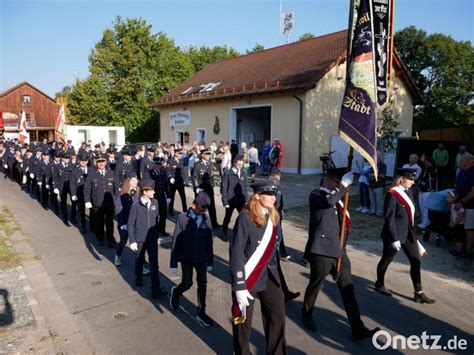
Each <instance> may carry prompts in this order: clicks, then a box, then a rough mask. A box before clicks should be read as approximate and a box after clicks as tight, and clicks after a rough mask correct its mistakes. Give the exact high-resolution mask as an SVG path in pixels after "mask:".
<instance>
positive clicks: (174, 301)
mask: <svg viewBox="0 0 474 355" xmlns="http://www.w3.org/2000/svg"><path fill="white" fill-rule="evenodd" d="M176 287H178V286H173V287H171V296H170V307H171V309H173V310H175V311H177V310H178V308H179V299H178V298H175V297H174V290H175V288H176Z"/></svg>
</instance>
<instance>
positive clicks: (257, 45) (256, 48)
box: [245, 43, 265, 54]
mask: <svg viewBox="0 0 474 355" xmlns="http://www.w3.org/2000/svg"><path fill="white" fill-rule="evenodd" d="M264 49H265V47H264V46H263V44H260V43H255V46H254V47H253V48H252V49H250V50H246V51H245V53H246V54H250V53H254V52H261V51H263V50H264Z"/></svg>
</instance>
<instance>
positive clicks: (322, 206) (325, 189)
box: [302, 168, 379, 341]
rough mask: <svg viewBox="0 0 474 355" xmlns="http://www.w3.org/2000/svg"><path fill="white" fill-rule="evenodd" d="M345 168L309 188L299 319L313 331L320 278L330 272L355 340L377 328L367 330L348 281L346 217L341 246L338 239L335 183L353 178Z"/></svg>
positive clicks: (339, 211) (348, 182)
mask: <svg viewBox="0 0 474 355" xmlns="http://www.w3.org/2000/svg"><path fill="white" fill-rule="evenodd" d="M346 171H347V169H345V168H339V169H329V170H328V171H327V177H326V178H325V179H324V181H323V183H322V185H321V187H320V188H319V189H316V190H313V191H312V192H311V194H310V196H309V208H310V221H309V233H308V234H309V235H308V242H307V244H306V248H305V258H306V259H307V260H308V262H309V264H310V268H311V273H310V277H309V284H308V287H307V288H306V292H305V296H304V304H303V309H302V320H303V325H304V326H305V327H306V328H307V329H308V330H310V331H313V332H315V331H316V330H317V327H316V324H315V323H314V320H313V317H312V313H313V308H314V304H315V302H316V298H317V296H318V293H319V290H320V289H321V286H322V284H323V281H324V280H325V279H326V277H327V276H328V275H329V274H332V275H333V277H334V278H335V279H336V282H337V286H338V288H339V292H340V293H341V296H342V301H343V303H344V308H345V309H346V313H347V318H348V320H349V324H350V326H351V329H352V338H353V340H354V341H356V340H361V339H364V338H369V337H371V336H372V335H373V334H375V333H376V332H377V331H378V330H379V329H378V328H376V329H372V330H370V329H368V328H367V327H365V325H364V323H363V322H362V320H361V319H360V312H359V306H358V305H357V300H356V297H355V293H354V285H353V284H352V275H351V262H350V260H349V257H348V256H347V253H346V243H347V238H348V236H349V230H348V229H349V225H350V220H349V218H348V216H347V219H346V227H347V228H346V230H345V233H344V241H343V246H342V248H341V242H340V239H339V235H340V231H341V225H342V219H343V217H342V216H343V215H342V213H343V206H342V201H341V200H340V197H341V194H340V191H339V185H340V184H342V186H344V188H348V187H349V185H351V184H352V180H353V176H352V173H345V172H346ZM338 258H341V259H342V260H341V269H340V270H337V263H338Z"/></svg>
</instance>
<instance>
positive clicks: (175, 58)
mask: <svg viewBox="0 0 474 355" xmlns="http://www.w3.org/2000/svg"><path fill="white" fill-rule="evenodd" d="M89 70H90V73H91V74H90V77H89V78H87V79H86V80H84V81H77V82H76V84H75V85H74V87H73V90H72V92H71V93H70V95H69V100H68V104H69V107H70V112H71V115H72V116H73V117H71V121H75V122H78V123H87V124H107V125H119V126H125V128H126V133H127V138H129V139H135V138H136V139H139V136H140V134H141V133H140V132H142V131H141V130H140V128H141V127H143V126H144V123H145V122H147V121H149V120H150V119H152V118H153V117H156V115H157V112H156V110H155V109H154V108H153V104H154V103H155V102H156V100H157V99H158V98H159V97H161V96H163V95H164V94H166V93H167V92H168V91H169V90H170V89H171V88H173V87H175V86H176V85H178V84H179V83H181V82H182V81H184V80H186V79H187V78H188V77H189V76H190V75H192V73H193V65H192V63H191V60H190V59H189V57H188V56H187V55H186V54H185V53H184V52H183V51H182V50H181V49H180V48H179V47H178V46H176V45H175V43H174V41H173V40H172V39H170V38H168V37H167V36H166V35H165V34H164V33H162V32H159V33H156V34H154V33H152V31H151V26H150V25H148V24H147V23H146V21H145V20H143V19H126V20H123V19H122V18H121V17H117V18H116V20H115V21H114V23H113V27H112V28H107V29H106V30H105V31H104V32H103V35H102V38H101V40H100V41H99V42H98V43H97V44H96V45H95V47H94V48H93V49H92V51H91V53H90V55H89ZM88 90H90V92H89V91H88ZM76 91H77V92H76ZM93 93H95V94H98V95H99V96H98V97H97V99H96V100H95V103H96V105H93V104H92V102H91V103H90V105H81V104H80V103H81V102H86V103H88V102H89V100H92V101H93V100H94V95H93ZM98 106H101V107H102V108H101V109H100V110H99V109H98ZM98 114H100V117H98V116H97V115H98ZM94 117H95V121H94ZM105 117H106V118H105ZM104 118H105V121H104ZM83 120H84V121H83ZM157 136H158V131H156V132H155V137H157Z"/></svg>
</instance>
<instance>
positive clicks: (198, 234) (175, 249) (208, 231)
mask: <svg viewBox="0 0 474 355" xmlns="http://www.w3.org/2000/svg"><path fill="white" fill-rule="evenodd" d="M202 217H203V220H202V222H201V225H200V226H199V228H198V227H197V224H196V222H195V221H194V219H193V218H192V217H191V215H190V212H189V210H188V211H187V212H183V213H181V214H180V215H179V216H178V219H177V220H176V226H175V229H174V233H173V245H172V247H171V259H170V267H171V268H176V267H177V266H178V262H183V263H203V262H206V263H207V265H208V266H212V265H213V263H214V252H213V246H212V226H211V222H210V221H209V218H207V216H206V215H203V216H202Z"/></svg>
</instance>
